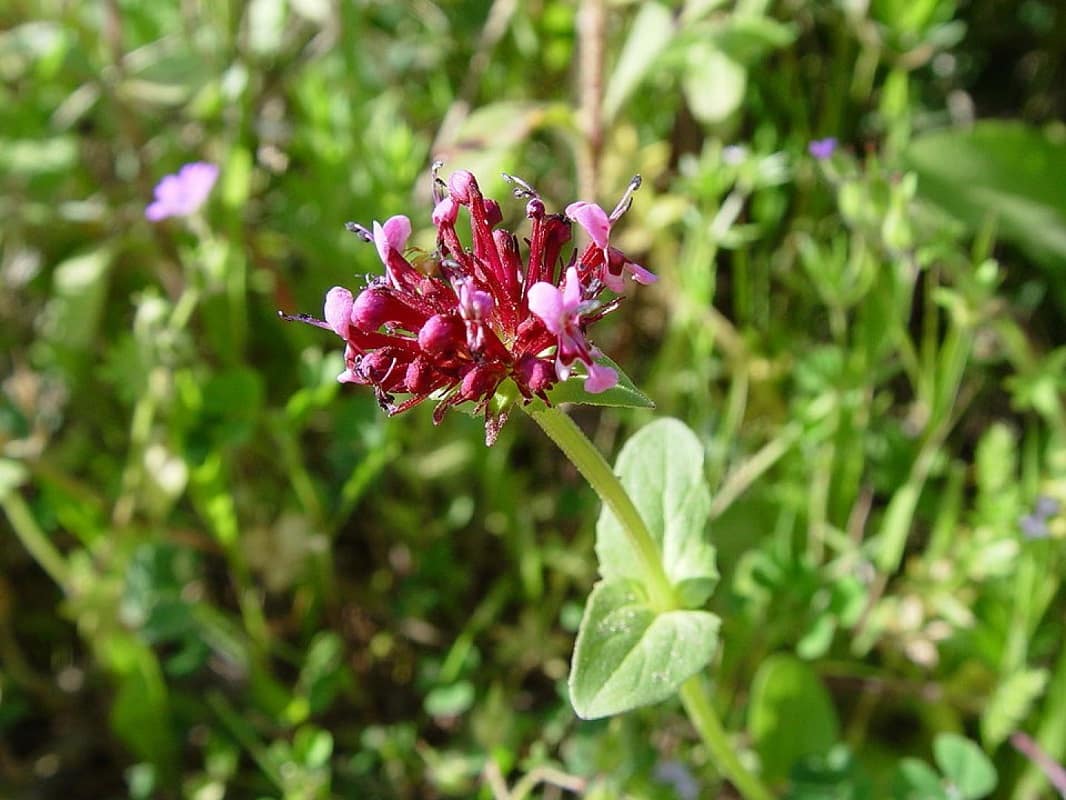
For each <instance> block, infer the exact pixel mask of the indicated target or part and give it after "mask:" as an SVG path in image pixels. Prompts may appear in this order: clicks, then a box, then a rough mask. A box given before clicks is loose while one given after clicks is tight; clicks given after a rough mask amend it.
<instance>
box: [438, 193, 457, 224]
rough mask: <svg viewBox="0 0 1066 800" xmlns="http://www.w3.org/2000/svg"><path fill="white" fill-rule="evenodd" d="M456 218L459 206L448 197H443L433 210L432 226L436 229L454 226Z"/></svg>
mask: <svg viewBox="0 0 1066 800" xmlns="http://www.w3.org/2000/svg"><path fill="white" fill-rule="evenodd" d="M458 216H459V204H458V203H456V202H455V201H454V200H452V199H451V198H450V197H445V198H444V199H443V200H441V201H440V202H439V203H437V207H436V208H434V209H433V224H434V225H435V226H437V227H438V228H439V227H440V226H441V225H454V224H455V220H456V218H457V217H458Z"/></svg>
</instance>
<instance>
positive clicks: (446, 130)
mask: <svg viewBox="0 0 1066 800" xmlns="http://www.w3.org/2000/svg"><path fill="white" fill-rule="evenodd" d="M597 5H598V4H597V3H594V2H588V3H586V4H585V5H584V6H582V7H580V8H579V7H578V6H577V5H575V4H574V3H571V2H563V1H562V0H540V1H538V2H531V3H514V2H508V0H495V2H493V3H488V2H484V1H483V0H460V1H459V2H455V3H443V4H440V5H434V4H432V3H430V2H417V3H411V4H401V3H385V2H381V3H376V2H347V1H341V0H337V2H331V0H289V2H286V1H285V0H250V2H246V3H245V2H241V1H240V0H228V2H218V3H215V2H204V1H203V0H183V2H176V0H159V1H158V2H152V3H141V2H137V1H136V0H101V1H100V2H96V3H68V2H62V1H61V0H14V2H8V3H6V4H5V6H4V8H3V10H0V29H2V32H0V81H2V82H0V217H2V219H3V224H2V228H0V281H2V286H3V291H2V293H0V321H2V324H0V365H2V371H3V381H2V397H0V445H2V448H3V453H2V456H3V458H2V460H0V498H2V508H3V511H4V515H3V518H4V519H5V523H4V524H5V525H6V528H5V531H4V536H3V539H2V540H0V566H2V574H0V732H2V734H3V735H2V737H0V789H2V791H3V793H4V794H5V796H11V797H17V798H31V797H33V798H36V797H58V796H69V797H89V796H91V797H101V798H103V797H122V796H130V797H153V796H159V797H189V798H197V799H198V800H208V799H209V798H220V797H223V796H225V797H279V798H281V797H284V798H321V797H329V796H331V795H335V796H341V797H368V798H370V797H382V798H393V797H396V798H404V797H408V798H414V797H419V798H432V797H475V796H477V797H490V796H492V794H493V792H495V793H496V795H497V796H503V792H504V791H505V790H504V788H503V787H504V785H505V784H512V785H513V784H514V783H515V782H516V781H519V780H522V776H527V777H526V778H525V784H524V785H523V786H520V787H519V789H520V790H523V791H524V790H525V789H526V788H527V787H528V786H529V785H530V784H532V783H534V782H536V781H538V780H540V779H544V780H547V788H543V789H537V790H536V791H537V792H543V796H545V797H553V796H555V797H557V796H559V794H558V793H559V792H560V791H561V789H560V788H559V786H560V785H569V786H582V787H584V791H585V792H586V793H587V796H590V797H601V798H610V797H650V798H674V797H681V798H692V797H697V796H708V797H712V796H718V797H728V796H730V794H729V792H730V790H729V788H728V787H723V786H720V785H719V784H718V782H717V781H718V779H717V777H716V773H715V771H714V768H713V764H710V763H708V759H707V756H706V754H705V753H704V752H702V750H701V748H700V746H699V745H698V743H697V740H696V738H695V737H694V736H693V734H692V732H691V730H690V729H689V728H688V726H687V724H686V723H685V722H684V721H683V718H682V717H681V715H680V714H679V712H678V709H677V708H676V707H675V706H674V705H666V706H662V707H657V708H653V709H644V710H641V711H638V712H636V713H633V714H630V715H627V716H624V717H620V718H615V719H611V720H607V721H598V722H579V721H578V720H577V719H576V718H575V716H574V715H573V713H572V711H571V710H570V706H569V703H568V701H567V698H566V696H565V691H566V670H567V661H568V658H569V653H570V651H571V648H572V645H573V632H574V630H575V628H576V624H577V621H578V619H579V618H580V613H581V608H580V606H579V605H578V604H579V602H580V598H582V597H584V596H585V595H586V593H587V592H588V589H589V587H590V586H591V585H592V582H593V580H594V571H595V564H594V560H593V558H592V541H593V529H594V524H593V523H594V520H595V517H596V513H597V507H596V503H595V501H594V498H593V496H592V495H591V493H590V492H589V491H588V490H587V488H586V487H584V485H583V484H582V483H581V481H580V479H579V478H578V476H577V475H576V473H574V472H573V470H572V469H570V468H568V467H567V466H565V464H564V462H562V461H561V459H560V457H559V455H558V454H557V453H556V452H555V451H553V449H552V447H551V445H550V443H549V442H548V441H547V440H546V439H545V438H544V437H543V436H542V435H541V434H540V433H539V431H537V430H536V429H535V427H534V426H532V425H530V424H529V421H528V420H524V419H515V420H513V421H512V422H511V424H509V426H508V427H507V428H506V429H505V431H504V433H503V435H502V436H501V438H500V440H499V442H498V443H497V444H496V446H495V447H493V448H492V449H485V448H484V446H483V444H482V442H481V439H482V432H481V430H480V426H479V424H478V423H477V421H475V420H471V419H468V418H465V417H463V416H462V415H459V414H453V415H451V416H450V417H449V418H448V419H447V420H446V421H445V423H444V424H443V425H441V426H440V427H437V428H435V427H433V425H432V423H431V420H430V415H429V410H428V409H419V410H417V411H414V412H412V413H410V414H409V415H407V416H406V417H404V418H401V419H395V420H386V419H384V418H383V417H382V416H381V415H380V413H379V412H378V410H377V408H376V406H375V403H374V400H373V398H372V396H371V395H370V393H369V392H365V391H359V390H358V389H352V387H344V388H342V387H339V386H338V385H337V384H336V383H335V382H334V376H335V375H336V374H337V373H338V372H339V371H340V368H341V365H340V364H341V354H340V352H339V350H338V348H337V346H336V343H335V341H334V338H333V337H332V336H330V335H328V334H324V333H323V332H321V331H317V330H315V329H313V328H309V327H304V326H295V325H284V324H282V323H280V322H279V321H278V320H277V319H276V317H275V316H274V314H275V310H276V309H277V308H282V309H285V310H287V311H293V310H305V311H311V312H317V311H318V310H319V308H320V304H321V300H322V296H323V294H324V292H325V291H326V289H328V288H329V287H330V286H332V285H334V284H335V283H347V284H349V285H352V286H354V285H356V284H357V282H358V280H359V278H356V277H355V276H361V275H363V274H366V273H374V272H377V271H379V266H378V264H377V259H376V255H375V253H374V251H373V248H370V247H366V246H364V245H361V244H360V242H358V241H357V240H356V239H355V238H354V237H351V236H350V235H348V234H346V233H345V231H344V229H343V223H344V222H345V221H346V220H348V219H356V220H359V221H361V222H364V223H368V222H369V221H370V220H372V219H385V218H386V217H387V216H389V215H391V214H394V213H401V212H405V213H409V214H410V215H411V216H412V218H413V219H414V220H415V225H416V237H415V243H416V244H418V245H419V246H421V247H424V248H432V246H433V241H432V234H431V229H430V226H429V224H428V223H429V211H430V204H429V191H428V182H427V175H428V169H427V168H428V164H429V162H430V161H431V160H432V158H435V157H442V158H444V159H446V161H447V162H448V164H449V166H451V167H460V166H462V167H466V168H469V169H472V170H474V171H475V172H477V173H478V174H479V175H480V176H481V177H482V181H483V185H484V186H485V188H486V190H487V191H488V192H489V193H490V194H492V193H495V194H496V196H498V197H500V198H501V199H504V198H503V190H502V184H501V182H500V181H499V179H498V178H497V177H496V176H497V175H498V174H499V172H500V171H501V170H506V171H509V172H515V173H517V174H519V175H521V176H522V177H523V178H525V179H526V180H527V181H530V182H532V183H534V185H536V186H537V187H538V188H539V189H540V191H541V192H542V194H543V195H544V196H545V197H546V198H550V199H551V200H552V201H554V203H555V204H556V207H562V206H563V205H564V204H565V203H567V202H569V201H571V200H573V199H576V198H577V196H578V182H577V175H578V174H579V173H581V175H582V178H581V180H582V182H583V185H582V187H581V189H582V191H584V192H586V193H587V192H589V191H590V190H591V189H593V188H594V190H595V194H596V197H595V198H593V197H590V196H585V197H584V199H589V200H592V199H597V200H599V201H600V202H601V203H603V204H604V205H608V207H609V204H610V203H611V202H613V199H614V197H615V196H616V195H617V194H618V193H620V192H621V190H622V189H623V188H624V187H625V185H626V183H627V182H628V180H629V177H630V176H631V175H632V174H633V173H636V172H639V173H641V174H642V175H643V176H644V178H645V184H644V188H643V189H642V190H641V191H640V193H638V195H637V200H636V203H635V205H634V208H633V210H632V212H631V213H630V215H629V216H628V217H627V219H626V222H625V225H624V227H623V229H622V231H621V236H622V239H621V240H620V241H622V243H623V246H624V248H625V249H626V250H627V251H628V252H631V253H633V254H634V255H638V254H639V255H641V256H642V263H645V264H647V265H648V266H649V267H651V268H653V269H654V270H655V271H656V272H657V273H658V274H659V275H660V276H661V277H662V280H661V281H660V283H659V284H658V285H657V287H656V288H655V289H654V290H653V291H650V292H645V293H643V294H642V295H641V296H640V297H639V298H634V299H633V300H632V301H631V302H627V303H626V307H625V308H624V310H623V311H622V312H621V313H620V314H617V315H615V318H613V320H612V323H611V324H609V325H607V331H606V332H604V333H601V334H600V336H599V344H600V345H601V346H602V347H603V348H604V350H605V351H607V352H608V353H610V354H611V355H612V356H613V357H614V358H615V359H616V360H617V361H618V362H619V363H620V364H623V365H624V366H625V369H626V371H627V372H628V373H629V374H630V375H632V376H633V377H634V378H636V380H637V383H638V385H639V386H640V387H641V388H642V389H643V390H644V391H646V392H647V393H648V395H649V396H651V397H652V398H654V400H655V401H656V403H657V404H658V409H657V410H656V411H654V412H643V411H641V412H637V411H618V410H613V409H609V410H607V411H606V412H602V413H601V412H598V411H588V410H582V411H581V412H580V413H579V414H578V419H579V422H581V424H582V425H583V426H584V427H585V428H586V429H587V430H589V431H590V432H591V434H592V435H593V437H594V438H595V440H596V442H597V443H598V444H599V445H600V447H601V449H603V450H604V452H608V453H611V454H613V453H616V452H617V451H618V449H619V447H620V445H621V442H622V441H623V438H624V436H625V435H626V434H627V433H628V432H630V431H632V430H634V429H635V428H636V427H638V426H639V425H640V424H643V423H644V422H646V421H648V420H650V419H652V418H653V417H654V416H656V415H672V416H676V417H679V418H681V419H683V420H685V421H686V422H687V424H688V425H689V426H691V427H692V428H693V429H694V430H696V431H697V433H698V434H699V436H700V438H701V440H702V441H703V443H704V445H705V448H706V463H705V470H706V474H707V477H708V479H709V481H710V483H711V486H712V489H713V499H712V502H711V510H710V515H709V516H710V524H711V531H712V537H713V540H714V542H715V544H716V546H717V548H718V554H719V571H720V572H721V575H722V585H721V587H720V588H719V590H718V592H717V593H716V595H715V599H714V604H713V609H712V610H713V611H714V612H715V613H716V614H718V615H719V616H720V617H721V618H722V620H723V630H722V643H723V644H722V648H721V651H720V655H719V656H718V658H719V663H718V664H717V665H716V670H715V674H716V675H717V676H718V678H717V682H716V685H715V692H716V700H717V705H718V706H719V708H720V710H721V711H722V712H723V713H724V715H725V717H726V719H727V722H728V724H730V725H731V727H732V729H733V730H735V731H737V732H738V737H737V740H736V741H737V746H738V747H739V748H741V749H742V750H744V751H745V757H746V758H750V759H757V761H758V762H759V763H760V764H761V769H762V771H763V773H764V774H765V775H766V777H767V778H768V779H769V780H770V781H772V782H774V784H775V786H777V787H778V788H780V789H781V790H782V792H787V793H789V795H790V796H792V797H796V798H852V797H854V798H859V797H874V798H880V797H893V796H894V797H912V796H913V797H923V798H924V797H934V796H939V795H937V794H936V793H937V792H942V793H944V792H947V793H948V794H944V796H952V797H982V796H989V795H990V794H994V796H996V797H1012V798H1020V799H1024V798H1037V797H1046V796H1050V795H1049V794H1048V792H1049V791H1050V789H1049V788H1048V787H1047V785H1046V783H1044V781H1043V779H1042V778H1041V773H1040V772H1039V770H1038V769H1037V768H1036V767H1035V766H1034V765H1033V764H1031V763H1030V762H1029V761H1028V760H1026V759H1025V758H1023V757H1022V756H1021V755H1019V754H1018V753H1017V752H1016V751H1015V750H1014V749H1013V748H1012V747H1011V746H1010V744H1009V743H1008V742H1007V738H1008V736H1009V735H1010V734H1011V733H1012V732H1014V731H1016V730H1022V731H1026V732H1028V733H1029V734H1030V735H1031V736H1033V737H1034V738H1035V739H1036V740H1037V741H1038V742H1039V743H1040V744H1041V745H1042V747H1043V748H1044V749H1045V750H1046V751H1047V752H1048V753H1049V754H1050V755H1051V756H1052V757H1054V758H1056V759H1058V760H1059V761H1061V760H1062V758H1063V756H1064V755H1066V648H1064V637H1066V628H1064V622H1063V620H1064V614H1063V611H1064V608H1066V597H1064V594H1063V589H1062V580H1063V575H1064V563H1063V562H1064V559H1063V552H1064V551H1063V548H1064V545H1063V540H1064V536H1066V521H1064V519H1063V517H1062V515H1061V514H1060V513H1059V509H1060V508H1062V504H1063V502H1066V414H1064V409H1063V389H1064V388H1066V349H1064V344H1066V343H1064V341H1063V336H1062V330H1063V327H1062V319H1063V313H1064V311H1066V272H1064V267H1066V196H1064V194H1063V192H1064V187H1066V144H1064V142H1066V129H1064V128H1063V126H1062V123H1061V119H1062V118H1063V115H1064V113H1066V65H1064V60H1066V12H1064V11H1063V9H1062V8H1061V7H1060V5H1059V4H1057V3H1055V2H1052V0H1024V2H1002V1H1001V0H969V1H968V2H967V1H966V0H959V2H956V1H955V0H921V1H920V2H912V1H909V0H907V1H905V0H870V1H869V2H863V0H838V1H837V2H820V1H818V0H776V1H772V0H737V1H736V2H735V3H733V2H722V1H721V0H691V1H690V2H687V3H673V4H668V3H658V2H655V1H654V0H645V2H635V3H618V4H610V5H608V6H607V7H606V9H602V11H603V14H604V19H605V25H604V29H603V38H602V44H603V45H604V48H605V52H606V69H605V72H604V75H603V76H602V77H603V81H602V83H603V101H602V108H601V113H600V114H598V115H595V116H594V117H593V118H592V119H594V120H599V122H596V121H593V122H589V121H588V119H586V118H583V117H582V116H581V111H580V109H579V99H578V98H579V97H580V96H581V94H580V92H579V86H580V85H581V84H582V82H583V81H584V82H585V84H586V88H588V86H589V85H591V87H592V88H593V89H594V88H595V83H596V81H595V78H596V76H595V74H594V73H592V74H590V73H589V71H588V68H587V66H586V67H585V68H580V67H579V66H578V65H579V58H578V55H579V53H578V40H579V37H580V35H581V31H582V30H587V28H584V27H583V25H584V24H585V21H587V20H588V19H589V16H587V15H594V14H595V12H596V10H597ZM593 18H594V17H593ZM592 38H593V39H595V32H593V35H592ZM592 96H595V93H593V95H592ZM585 110H586V112H587V111H588V104H587V102H586V109H585ZM975 120H979V121H978V122H976V123H975ZM823 136H835V137H837V138H838V139H839V140H840V147H839V149H838V151H837V154H836V155H835V156H834V157H832V158H831V159H829V160H826V161H816V160H815V159H813V158H812V157H811V156H810V155H809V154H808V153H807V150H806V146H807V143H808V141H809V140H811V139H814V138H818V137H823ZM197 159H204V160H209V161H213V162H215V163H217V164H219V165H220V166H221V170H222V173H221V179H220V183H219V186H218V187H217V188H216V190H215V192H214V194H213V196H212V198H211V201H210V204H209V206H208V207H207V209H206V210H205V213H204V215H203V216H202V217H199V218H195V219H192V220H189V221H187V222H183V221H171V222H167V223H163V224H157V225H152V224H149V223H147V222H146V221H145V220H144V217H143V212H144V207H145V205H146V204H147V203H148V202H149V200H150V199H151V195H152V187H153V186H154V184H155V183H156V182H157V181H158V179H159V178H160V177H162V176H163V175H164V174H166V173H168V172H173V171H175V170H176V168H177V167H179V166H180V165H181V164H183V163H185V162H188V161H193V160H197ZM503 205H504V207H505V215H506V217H507V219H508V220H514V221H517V220H519V219H520V216H521V211H520V208H519V207H518V206H519V204H517V203H514V204H508V203H507V202H506V200H504V203H503ZM611 325H613V327H611ZM797 720H801V721H802V725H801V726H797V725H796V721H797ZM797 727H799V729H798V730H797ZM975 743H977V744H975ZM978 744H979V745H980V749H978ZM982 751H983V752H984V753H987V754H988V755H989V756H990V757H991V759H992V762H991V763H992V764H994V766H995V769H994V770H992V771H991V777H990V776H989V768H988V762H986V760H985V759H984V757H983V756H982V755H981V752H982ZM682 765H685V766H682ZM483 775H484V776H487V777H486V779H485V780H482V776H483ZM923 787H924V788H923ZM993 787H994V788H993ZM516 794H517V792H516Z"/></svg>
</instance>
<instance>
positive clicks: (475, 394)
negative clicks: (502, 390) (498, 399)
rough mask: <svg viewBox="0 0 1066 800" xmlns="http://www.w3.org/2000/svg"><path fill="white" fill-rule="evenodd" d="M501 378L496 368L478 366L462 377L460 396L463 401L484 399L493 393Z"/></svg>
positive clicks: (485, 365)
mask: <svg viewBox="0 0 1066 800" xmlns="http://www.w3.org/2000/svg"><path fill="white" fill-rule="evenodd" d="M502 377H503V376H502V375H501V374H500V370H499V368H498V367H495V366H490V365H489V364H479V365H477V366H476V367H474V368H473V369H471V370H470V371H469V372H467V373H466V374H465V375H464V376H463V384H462V388H461V389H460V395H461V396H462V398H463V399H464V400H480V399H483V398H486V397H488V396H489V395H490V394H491V393H492V392H493V391H495V389H496V387H497V385H499V383H500V379H501V378H502Z"/></svg>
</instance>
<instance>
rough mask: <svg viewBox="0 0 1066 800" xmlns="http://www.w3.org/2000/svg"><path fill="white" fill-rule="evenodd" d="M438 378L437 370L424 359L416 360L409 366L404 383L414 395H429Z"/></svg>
mask: <svg viewBox="0 0 1066 800" xmlns="http://www.w3.org/2000/svg"><path fill="white" fill-rule="evenodd" d="M436 377H437V373H436V370H434V369H433V367H432V366H430V364H429V362H428V361H426V359H424V358H416V359H415V360H414V361H412V362H411V363H410V364H408V365H407V372H406V373H405V374H404V383H405V384H406V385H407V391H409V392H411V393H412V394H429V392H431V391H432V390H433V383H434V380H435V379H436Z"/></svg>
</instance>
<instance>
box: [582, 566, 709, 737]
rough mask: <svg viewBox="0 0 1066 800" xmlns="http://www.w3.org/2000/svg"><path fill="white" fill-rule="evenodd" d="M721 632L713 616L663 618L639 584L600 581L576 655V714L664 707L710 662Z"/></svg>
mask: <svg viewBox="0 0 1066 800" xmlns="http://www.w3.org/2000/svg"><path fill="white" fill-rule="evenodd" d="M718 625H719V622H718V618H717V617H716V616H714V615H713V614H711V613H709V612H706V611H668V612H665V613H661V614H656V613H655V611H653V610H652V609H651V607H650V606H649V605H648V604H647V600H646V599H645V597H644V594H643V592H642V591H641V589H640V587H639V586H637V585H636V584H635V583H633V582H630V581H626V580H607V581H601V582H600V583H598V584H596V586H595V588H593V590H592V594H591V595H590V596H589V600H588V606H587V607H586V609H585V615H584V618H583V619H582V620H581V628H580V630H579V631H578V635H577V645H576V646H575V648H574V660H573V666H572V668H571V670H570V702H571V703H572V704H573V706H574V711H575V712H577V715H578V716H579V717H582V718H583V719H596V718H598V717H606V716H609V715H612V714H620V713H621V712H623V711H628V710H630V709H633V708H637V707H639V706H646V705H650V704H652V703H658V702H660V701H661V700H665V699H666V698H668V697H670V696H671V695H672V694H674V692H675V691H677V688H678V687H679V686H680V685H681V683H682V682H684V681H685V679H687V678H689V677H691V676H692V675H694V674H695V673H696V672H698V671H699V670H700V669H702V668H703V667H704V666H705V665H706V664H707V663H708V662H709V661H710V660H711V656H713V655H714V652H715V649H716V648H717V646H718Z"/></svg>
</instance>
